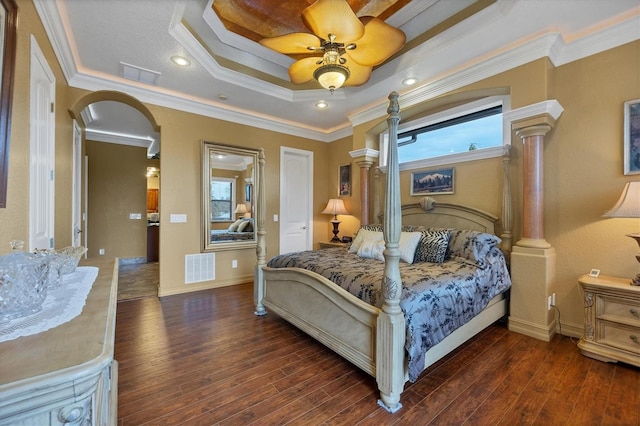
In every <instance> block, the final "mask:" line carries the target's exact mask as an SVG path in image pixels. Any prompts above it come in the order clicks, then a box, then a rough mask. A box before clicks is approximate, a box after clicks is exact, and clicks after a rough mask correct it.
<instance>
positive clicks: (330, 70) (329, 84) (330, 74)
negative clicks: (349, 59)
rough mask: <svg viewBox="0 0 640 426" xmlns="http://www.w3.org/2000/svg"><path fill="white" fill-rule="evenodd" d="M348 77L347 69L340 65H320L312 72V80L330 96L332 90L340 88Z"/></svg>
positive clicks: (349, 73)
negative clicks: (328, 92)
mask: <svg viewBox="0 0 640 426" xmlns="http://www.w3.org/2000/svg"><path fill="white" fill-rule="evenodd" d="M350 75H351V72H350V71H349V68H347V67H345V66H344V65H340V64H326V65H322V66H320V67H319V68H318V69H316V70H315V71H314V72H313V78H315V79H316V80H317V81H318V83H320V85H321V86H322V87H324V88H325V89H328V90H329V91H330V92H331V94H333V91H334V90H336V89H339V88H341V87H342V85H343V84H344V82H345V81H347V79H348V78H349V76H350Z"/></svg>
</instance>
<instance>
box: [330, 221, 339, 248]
mask: <svg viewBox="0 0 640 426" xmlns="http://www.w3.org/2000/svg"><path fill="white" fill-rule="evenodd" d="M331 224H332V225H333V230H332V231H331V232H333V238H332V239H331V240H330V242H332V243H339V242H340V238H338V232H340V231H339V230H338V227H339V226H340V222H338V221H337V220H332V221H331Z"/></svg>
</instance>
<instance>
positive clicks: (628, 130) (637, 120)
mask: <svg viewBox="0 0 640 426" xmlns="http://www.w3.org/2000/svg"><path fill="white" fill-rule="evenodd" d="M624 174H625V175H638V174H640V99H636V100H633V101H628V102H625V103H624Z"/></svg>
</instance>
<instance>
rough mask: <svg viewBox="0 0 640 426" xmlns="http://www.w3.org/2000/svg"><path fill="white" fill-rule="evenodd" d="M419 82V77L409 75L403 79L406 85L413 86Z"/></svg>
mask: <svg viewBox="0 0 640 426" xmlns="http://www.w3.org/2000/svg"><path fill="white" fill-rule="evenodd" d="M417 82H418V79H417V78H415V77H409V78H405V79H404V80H402V84H404V85H405V86H413V85H414V84H416V83H417Z"/></svg>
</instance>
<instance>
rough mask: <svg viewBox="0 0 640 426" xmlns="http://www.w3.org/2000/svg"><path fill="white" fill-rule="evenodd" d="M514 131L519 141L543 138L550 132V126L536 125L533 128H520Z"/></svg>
mask: <svg viewBox="0 0 640 426" xmlns="http://www.w3.org/2000/svg"><path fill="white" fill-rule="evenodd" d="M515 130H516V135H518V136H519V137H520V138H521V139H524V138H527V137H529V136H544V135H546V134H547V133H549V131H550V130H551V126H550V125H548V124H537V125H533V126H527V127H521V128H519V129H515Z"/></svg>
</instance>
